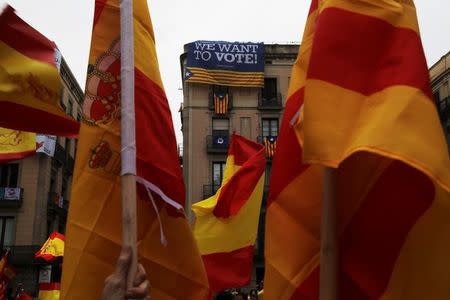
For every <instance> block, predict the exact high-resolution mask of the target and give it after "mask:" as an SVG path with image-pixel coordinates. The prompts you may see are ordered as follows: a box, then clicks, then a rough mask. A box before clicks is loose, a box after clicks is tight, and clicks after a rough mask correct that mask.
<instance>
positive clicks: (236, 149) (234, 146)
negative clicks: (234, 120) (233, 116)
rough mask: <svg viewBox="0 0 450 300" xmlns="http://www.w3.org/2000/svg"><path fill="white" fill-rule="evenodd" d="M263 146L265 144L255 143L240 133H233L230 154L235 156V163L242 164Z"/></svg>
mask: <svg viewBox="0 0 450 300" xmlns="http://www.w3.org/2000/svg"><path fill="white" fill-rule="evenodd" d="M262 148H263V146H262V145H261V144H259V143H255V142H253V141H250V140H248V139H246V138H243V137H241V136H239V135H236V134H233V136H232V138H231V144H230V149H229V150H228V155H233V156H234V164H235V165H238V166H242V165H244V163H245V162H246V161H247V160H249V159H250V157H252V156H253V155H255V154H256V153H257V152H259V151H260V150H261V149H262Z"/></svg>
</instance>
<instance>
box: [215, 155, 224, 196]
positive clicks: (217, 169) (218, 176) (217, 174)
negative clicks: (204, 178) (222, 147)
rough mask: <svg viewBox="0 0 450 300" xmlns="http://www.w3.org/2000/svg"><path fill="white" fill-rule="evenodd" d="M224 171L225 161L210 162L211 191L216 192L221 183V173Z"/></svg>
mask: <svg viewBox="0 0 450 300" xmlns="http://www.w3.org/2000/svg"><path fill="white" fill-rule="evenodd" d="M224 172H225V162H224V161H219V162H213V164H212V184H213V192H214V193H215V192H217V190H218V189H219V187H220V185H221V184H222V180H223V174H224Z"/></svg>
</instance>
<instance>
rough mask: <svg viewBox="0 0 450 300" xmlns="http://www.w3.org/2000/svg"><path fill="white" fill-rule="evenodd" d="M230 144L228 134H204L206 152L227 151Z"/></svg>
mask: <svg viewBox="0 0 450 300" xmlns="http://www.w3.org/2000/svg"><path fill="white" fill-rule="evenodd" d="M229 144H230V136H229V135H228V134H227V135H208V136H206V151H207V152H208V153H227V152H228V146H229Z"/></svg>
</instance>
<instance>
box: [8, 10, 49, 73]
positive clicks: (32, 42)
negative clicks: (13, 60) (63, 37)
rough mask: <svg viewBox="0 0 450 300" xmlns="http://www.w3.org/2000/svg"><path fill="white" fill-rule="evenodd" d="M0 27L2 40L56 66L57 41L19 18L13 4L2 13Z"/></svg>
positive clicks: (27, 54)
mask: <svg viewBox="0 0 450 300" xmlns="http://www.w3.org/2000/svg"><path fill="white" fill-rule="evenodd" d="M0 28H1V29H2V30H0V41H2V42H4V43H5V44H7V45H8V46H10V47H11V48H14V49H15V50H16V51H18V52H20V53H22V54H23V55H25V56H28V57H30V58H32V59H36V60H39V61H42V62H45V63H48V64H50V65H52V66H55V48H56V45H55V43H53V42H52V41H50V40H49V39H47V38H46V37H45V36H43V35H42V34H41V33H39V32H38V31H37V30H35V29H34V28H33V27H31V26H30V25H28V24H27V23H26V22H25V21H23V20H22V19H21V18H19V17H18V16H17V15H16V14H15V13H14V9H13V8H12V7H11V6H7V7H6V8H5V10H4V11H3V13H2V14H1V15H0Z"/></svg>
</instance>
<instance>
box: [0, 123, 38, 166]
mask: <svg viewBox="0 0 450 300" xmlns="http://www.w3.org/2000/svg"><path fill="white" fill-rule="evenodd" d="M35 153H36V134H35V133H32V132H26V131H20V130H15V129H7V128H1V127H0V163H6V162H8V161H11V160H17V159H22V158H25V157H27V156H30V155H33V154H35Z"/></svg>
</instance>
